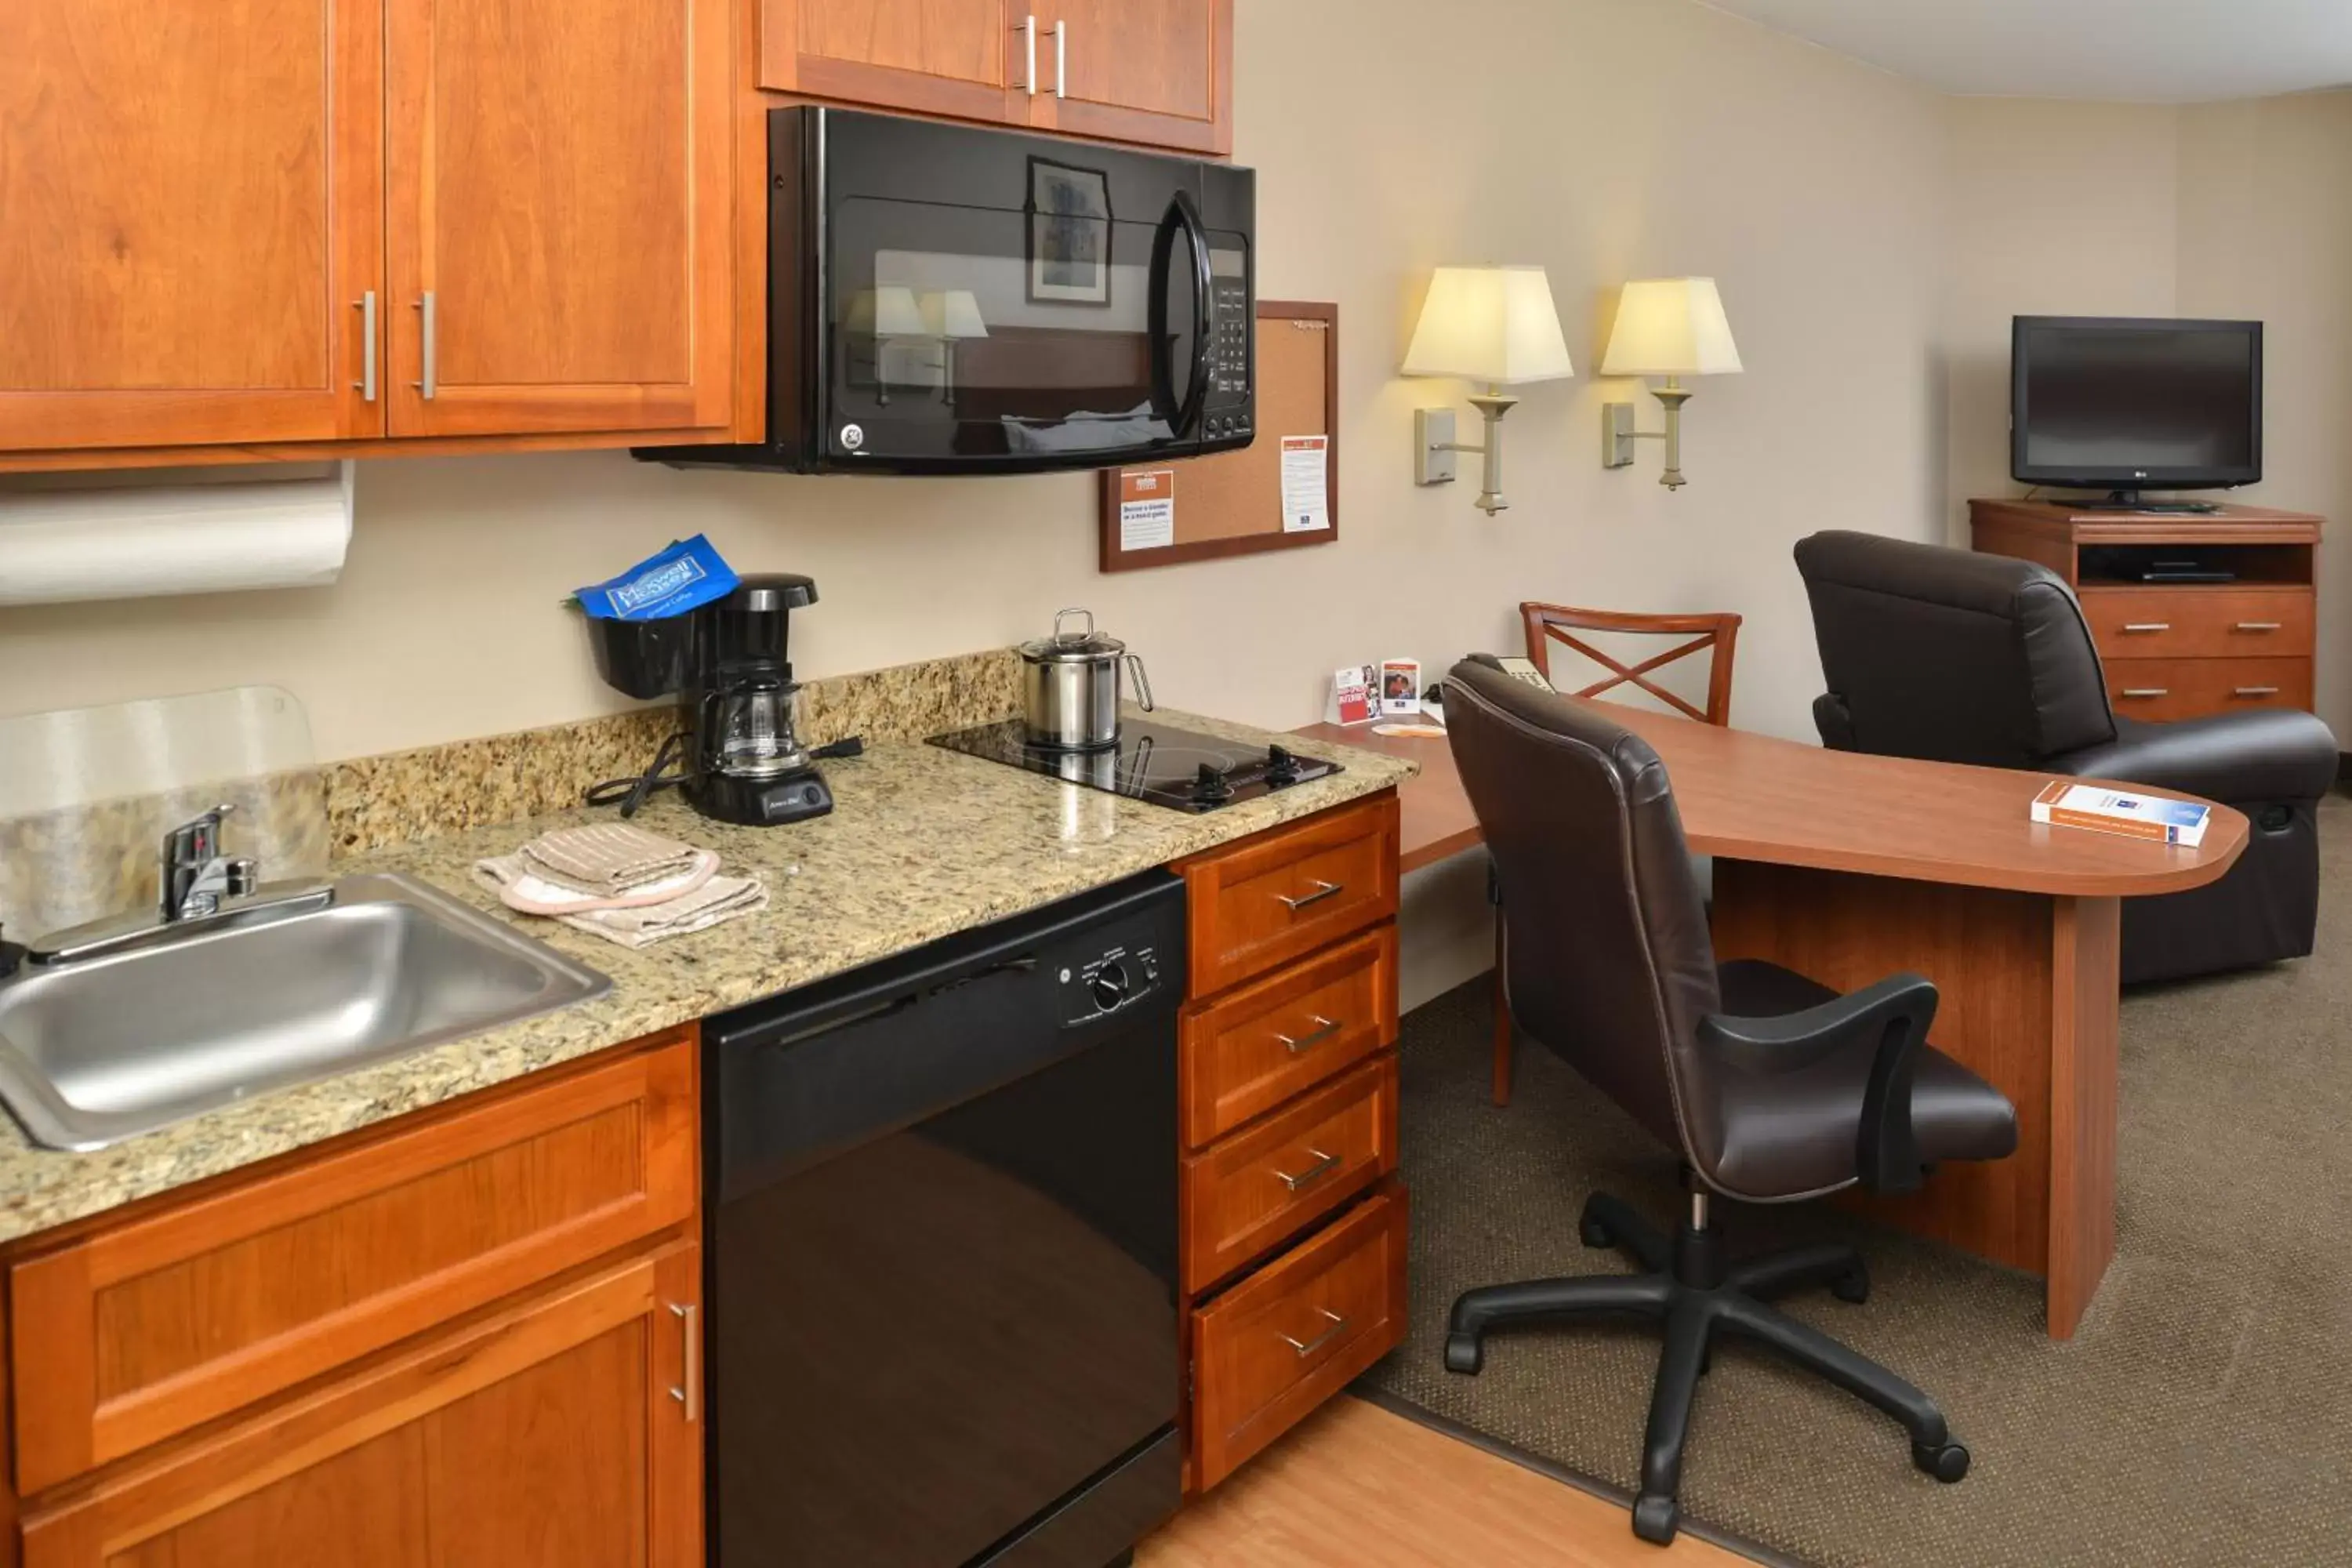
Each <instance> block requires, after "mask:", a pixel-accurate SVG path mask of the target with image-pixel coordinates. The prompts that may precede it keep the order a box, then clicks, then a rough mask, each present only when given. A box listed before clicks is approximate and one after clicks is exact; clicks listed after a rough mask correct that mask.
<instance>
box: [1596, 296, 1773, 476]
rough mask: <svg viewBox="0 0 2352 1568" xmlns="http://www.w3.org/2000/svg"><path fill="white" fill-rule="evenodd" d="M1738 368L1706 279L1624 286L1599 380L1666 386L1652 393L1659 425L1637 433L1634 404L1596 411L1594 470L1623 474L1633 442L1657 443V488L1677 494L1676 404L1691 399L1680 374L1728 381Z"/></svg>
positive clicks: (1679, 410) (1679, 418)
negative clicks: (1597, 459)
mask: <svg viewBox="0 0 2352 1568" xmlns="http://www.w3.org/2000/svg"><path fill="white" fill-rule="evenodd" d="M1738 370H1739V349H1738V346H1737V345H1736V344H1734V343H1733V342H1732V341H1731V323H1730V321H1727V319H1725V316H1724V314H1723V297H1722V296H1721V295H1720V294H1718V293H1717V292H1716V289H1715V279H1712V278H1647V279H1642V280H1641V281H1639V282H1636V283H1628V284H1626V285H1625V292H1624V295H1623V297H1622V299H1621V300H1619V301H1618V303H1617V325H1616V326H1615V328H1614V329H1612V331H1611V332H1610V334H1609V352H1608V353H1605V354H1603V355H1602V356H1601V374H1603V375H1663V376H1664V377H1665V378H1666V384H1665V385H1664V386H1659V387H1653V388H1651V393H1652V395H1654V396H1655V397H1656V398H1657V400H1658V401H1659V402H1660V403H1663V404H1664V405H1666V427H1665V428H1664V430H1662V431H1659V430H1636V429H1635V428H1634V427H1633V405H1632V404H1630V403H1606V404H1603V405H1601V467H1603V468H1630V467H1632V466H1633V443H1634V442H1636V441H1658V440H1663V441H1664V442H1665V444H1666V469H1665V472H1664V473H1663V474H1660V475H1659V476H1658V482H1659V483H1660V484H1662V485H1664V486H1665V487H1666V489H1670V490H1677V489H1682V487H1683V484H1684V482H1685V481H1684V479H1683V405H1684V404H1685V403H1687V402H1689V401H1690V396H1691V395H1690V391H1689V389H1688V388H1686V387H1685V386H1684V385H1683V383H1682V378H1683V377H1684V376H1685V375H1732V374H1738Z"/></svg>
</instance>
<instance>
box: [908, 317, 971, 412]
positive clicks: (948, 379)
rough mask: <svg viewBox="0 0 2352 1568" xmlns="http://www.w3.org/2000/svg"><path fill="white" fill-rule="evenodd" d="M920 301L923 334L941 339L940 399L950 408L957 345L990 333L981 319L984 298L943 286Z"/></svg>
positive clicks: (952, 399) (954, 377)
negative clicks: (981, 304) (981, 303)
mask: <svg viewBox="0 0 2352 1568" xmlns="http://www.w3.org/2000/svg"><path fill="white" fill-rule="evenodd" d="M916 304H917V305H918V306H919V308H920V309H921V310H922V313H923V333H924V335H925V336H926V337H933V338H937V339H939V340H940V389H941V390H940V402H942V403H944V404H946V405H948V406H949V407H950V408H953V407H954V406H955V400H956V369H955V362H956V344H958V343H959V342H965V341H967V340H969V339H971V338H984V337H986V336H988V323H987V321H983V320H982V318H981V314H980V300H979V298H978V297H977V296H976V295H974V294H973V293H972V291H971V289H938V290H936V291H934V292H932V293H929V294H926V295H924V296H923V297H922V298H921V299H920V300H917V301H916Z"/></svg>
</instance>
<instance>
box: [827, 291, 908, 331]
mask: <svg viewBox="0 0 2352 1568" xmlns="http://www.w3.org/2000/svg"><path fill="white" fill-rule="evenodd" d="M842 326H843V327H844V328H845V329H846V330H848V331H853V332H871V333H873V334H874V335H875V336H876V337H885V338H887V337H908V338H913V337H920V336H922V334H923V312H922V310H921V308H920V307H919V306H918V305H917V304H916V303H915V291H914V290H913V289H859V290H858V291H857V292H856V294H854V295H852V296H851V297H850V301H849V318H848V320H846V321H844V322H842Z"/></svg>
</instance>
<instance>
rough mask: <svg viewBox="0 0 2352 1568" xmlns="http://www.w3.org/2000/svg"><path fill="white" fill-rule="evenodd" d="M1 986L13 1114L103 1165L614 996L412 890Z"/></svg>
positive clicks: (589, 977) (233, 926)
mask: <svg viewBox="0 0 2352 1568" xmlns="http://www.w3.org/2000/svg"><path fill="white" fill-rule="evenodd" d="M333 891H334V898H333V900H332V902H331V903H327V904H325V905H324V906H323V907H320V906H319V905H315V904H314V905H310V906H306V907H304V908H301V909H299V910H297V911H296V912H292V913H286V914H278V915H276V916H274V917H273V916H271V915H270V914H269V913H268V912H267V911H262V912H259V913H257V916H256V918H255V919H254V920H252V921H249V922H242V923H241V922H238V921H235V920H229V921H225V922H223V923H221V924H219V925H218V926H217V927H216V928H215V929H208V930H205V931H201V932H199V933H197V934H193V935H189V936H185V937H178V938H174V939H173V940H169V941H164V942H154V943H152V944H148V945H143V946H140V947H137V948H134V949H132V950H131V951H126V952H115V953H111V954H109V955H107V956H103V957H97V958H88V959H82V960H79V961H77V962H74V963H59V964H53V965H49V966H46V967H44V966H39V965H34V964H27V965H26V966H25V967H24V968H23V969H22V970H20V971H19V972H18V973H17V974H16V976H14V977H13V978H11V979H8V980H6V981H5V982H0V1100H6V1101H7V1104H8V1109H9V1110H12V1111H14V1112H15V1113H16V1120H17V1121H20V1122H22V1123H23V1124H24V1127H25V1131H26V1132H27V1133H29V1134H31V1136H32V1138H33V1141H34V1142H37V1143H41V1144H45V1145H47V1146H48V1147H49V1148H52V1149H98V1148H103V1147H104V1146H105V1145H107V1144H109V1143H112V1142H117V1141H118V1140H121V1139H124V1138H129V1137H131V1136H133V1135H135V1134H137V1133H141V1132H148V1131H153V1130H154V1129H156V1128H159V1127H163V1126H167V1125H169V1124H170V1123H172V1122H174V1121H181V1120H183V1119H184V1118H186V1117H190V1116H194V1115H196V1114H198V1113H200V1112H202V1111H205V1110H214V1109H215V1108H217V1107H219V1106H223V1105H226V1104H229V1103H230V1102H232V1101H234V1100H240V1099H243V1098H245V1097H246V1096H247V1095H251V1094H257V1093H259V1092H261V1091H262V1090H264V1089H281V1088H284V1087H286V1086H287V1085H289V1084H298V1083H307V1082H310V1081H311V1080H313V1079H322V1078H328V1077H331V1076H332V1075H333V1074H336V1073H339V1072H346V1071H349V1070H350V1069H351V1068H356V1067H362V1066H364V1065H366V1064H368V1063H370V1062H380V1061H383V1060H386V1059H388V1058H393V1057H398V1056H404V1055H406V1054H408V1053H409V1052H412V1051H418V1050H423V1049H425V1047H428V1046H436V1045H439V1044H441V1043H443V1042H444V1041H447V1040H453V1039H457V1038H458V1037H461V1036H465V1035H470V1034H475V1033H478V1032H479V1031H481V1030H484V1029H490V1028H496V1027H498V1026H500V1025H503V1024H511V1023H514V1022H517V1021H518V1020H520V1019H523V1018H528V1017H530V1016H534V1015H536V1014H540V1013H545V1012H549V1011H551V1010H552V1009H555V1008H558V1007H565V1006H570V1005H572V1004H573V1003H576V1002H584V1001H587V1000H589V999H590V998H592V997H594V996H599V995H602V994H604V992H606V991H607V990H609V989H611V987H612V982H611V981H610V980H608V979H606V978H605V977H604V975H602V974H599V973H596V972H595V971H594V970H593V969H589V968H587V967H586V966H584V965H582V964H578V963H572V961H571V960H570V959H568V958H565V957H564V956H563V955H562V954H561V953H559V952H555V951H554V950H553V949H551V948H549V947H546V946H543V945H542V944H541V943H539V942H533V941H531V940H530V938H529V937H526V936H524V935H522V934H521V933H520V932H519V931H514V930H512V929H510V928H509V927H507V926H505V925H502V924H500V923H499V921H495V920H491V919H489V918H488V917H487V916H485V915H483V914H481V913H479V912H478V911H477V910H471V909H468V908H467V906H465V905H464V904H461V903H459V902H457V900H454V899H451V898H449V897H448V896H447V895H446V894H444V893H440V892H438V891H436V890H435V889H432V888H429V887H427V886H426V885H425V884H424V883H422V882H419V881H415V880H414V879H410V878H407V877H397V876H361V877H346V878H344V879H341V881H339V882H337V883H335V884H334V889H333Z"/></svg>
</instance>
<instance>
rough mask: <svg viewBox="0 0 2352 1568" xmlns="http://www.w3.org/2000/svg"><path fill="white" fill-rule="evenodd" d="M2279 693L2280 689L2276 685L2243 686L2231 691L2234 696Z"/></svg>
mask: <svg viewBox="0 0 2352 1568" xmlns="http://www.w3.org/2000/svg"><path fill="white" fill-rule="evenodd" d="M2278 694H2279V689H2278V688H2277V687H2275V686H2241V687H2239V688H2238V689H2236V690H2235V691H2233V692H2231V696H2233V697H2276V696H2277V695H2278Z"/></svg>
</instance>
